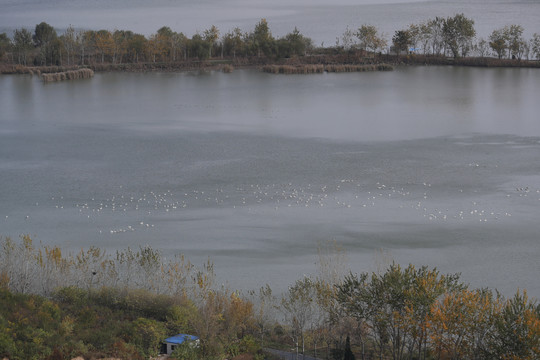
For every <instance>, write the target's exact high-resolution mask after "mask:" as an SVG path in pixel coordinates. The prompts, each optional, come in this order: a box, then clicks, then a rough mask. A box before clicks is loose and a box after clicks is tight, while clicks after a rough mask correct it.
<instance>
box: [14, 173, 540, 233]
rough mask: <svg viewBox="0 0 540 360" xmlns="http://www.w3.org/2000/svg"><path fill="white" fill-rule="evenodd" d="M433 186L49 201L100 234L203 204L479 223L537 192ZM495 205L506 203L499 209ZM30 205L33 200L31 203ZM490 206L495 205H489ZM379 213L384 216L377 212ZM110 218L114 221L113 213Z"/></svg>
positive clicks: (250, 189)
mask: <svg viewBox="0 0 540 360" xmlns="http://www.w3.org/2000/svg"><path fill="white" fill-rule="evenodd" d="M436 188H437V187H436V186H435V185H433V186H432V184H430V183H422V184H407V185H406V187H394V186H390V185H385V184H383V183H381V182H378V183H375V184H372V185H366V184H362V183H360V182H358V181H355V180H350V179H343V180H340V181H337V182H336V183H334V184H331V185H311V184H308V185H305V186H302V185H294V184H293V183H286V184H269V185H264V184H249V185H241V186H236V187H234V188H216V189H213V190H210V191H208V190H189V191H182V192H180V191H178V192H176V191H174V192H173V191H172V190H167V191H162V192H154V191H150V192H148V193H144V194H142V195H138V196H135V195H133V194H128V193H126V192H125V190H124V189H123V188H122V187H120V189H119V190H120V191H119V192H118V193H117V194H116V195H114V196H110V197H108V198H104V199H99V198H96V197H93V198H91V199H89V200H88V201H86V202H81V203H77V204H69V203H68V201H66V200H65V199H64V197H63V196H58V197H52V198H51V200H52V202H53V203H56V204H55V205H54V208H55V209H59V210H60V209H68V210H69V209H70V208H73V207H75V209H76V210H77V212H78V214H79V215H80V216H83V217H86V218H88V219H91V220H92V221H94V222H95V224H96V230H97V231H99V233H101V234H120V233H126V232H133V231H140V230H152V229H155V228H156V227H157V225H156V224H158V223H159V222H156V219H158V218H159V217H160V216H161V215H163V214H167V213H174V212H182V211H183V212H186V211H190V210H191V209H203V208H208V207H212V208H220V209H230V210H234V209H245V208H247V209H253V208H257V207H258V206H266V207H268V206H270V207H271V208H272V209H273V210H275V212H276V214H280V211H281V212H283V215H284V216H289V214H288V213H287V212H286V210H285V209H287V208H311V209H313V208H320V209H321V210H320V211H336V210H339V211H343V210H341V209H344V210H348V211H356V212H357V215H356V214H354V213H353V214H352V216H357V217H358V220H359V221H362V219H364V218H369V219H372V220H373V219H374V218H377V220H375V221H377V222H380V223H385V222H392V221H394V220H399V217H400V216H399V214H400V212H401V211H407V212H408V213H407V214H408V215H407V217H406V218H407V219H411V217H410V216H411V212H410V210H414V213H413V215H412V216H413V218H415V219H416V220H415V221H416V222H418V221H420V222H421V221H428V222H430V221H443V222H446V221H474V222H483V223H485V222H491V221H497V220H500V219H502V218H504V217H511V216H512V210H513V209H515V208H516V206H517V205H516V203H515V202H512V201H510V200H509V199H516V198H517V199H521V201H525V200H526V199H527V200H529V199H533V200H535V201H540V190H533V189H532V188H530V187H528V186H516V187H515V188H513V189H510V188H509V189H504V190H501V194H500V198H501V199H505V200H504V201H503V202H501V201H498V202H496V204H495V205H489V203H488V202H484V201H483V200H482V197H481V196H480V195H478V196H476V195H475V193H476V191H472V192H471V191H470V190H469V191H468V193H467V191H465V192H464V190H457V191H456V194H454V196H453V198H452V199H451V200H448V197H446V195H447V194H448V192H445V194H446V195H445V197H438V196H437V190H435V189H436ZM533 195H536V196H533ZM501 204H506V205H508V206H507V207H506V208H501ZM518 205H519V204H518ZM36 206H39V204H38V203H36ZM490 206H491V207H490ZM494 206H495V207H497V208H493V207H494ZM371 208H378V210H377V211H376V212H374V213H372V214H370V213H369V211H370V209H371ZM385 212H386V213H387V214H388V215H387V216H386V215H381V214H385ZM112 213H116V214H118V213H120V214H122V213H124V214H125V221H124V220H122V221H124V225H121V226H117V227H115V228H106V226H107V225H105V224H106V222H103V223H100V221H99V219H100V217H105V218H106V217H107V216H108V215H111V214H112ZM184 214H185V213H184ZM403 214H405V213H403ZM414 214H416V215H414ZM179 216H181V215H179ZM293 216H294V215H293ZM393 217H395V218H393ZM7 218H8V216H6V219H7ZM26 219H27V220H29V219H30V215H27V216H26ZM115 219H116V220H118V217H116V218H115ZM421 219H424V220H421ZM100 224H101V225H100Z"/></svg>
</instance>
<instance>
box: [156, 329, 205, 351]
mask: <svg viewBox="0 0 540 360" xmlns="http://www.w3.org/2000/svg"><path fill="white" fill-rule="evenodd" d="M186 341H188V342H193V344H195V346H198V345H199V338H198V337H197V336H195V335H188V334H178V335H174V336H171V337H169V338H166V339H165V340H163V344H162V346H161V353H162V354H167V355H171V354H172V352H173V351H174V349H176V347H177V346H178V345H181V344H183V343H184V342H186Z"/></svg>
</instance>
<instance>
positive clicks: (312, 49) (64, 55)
mask: <svg viewBox="0 0 540 360" xmlns="http://www.w3.org/2000/svg"><path fill="white" fill-rule="evenodd" d="M523 34H524V29H523V27H522V26H520V25H515V24H514V25H509V26H505V27H503V28H500V29H495V30H494V31H493V32H492V33H491V34H490V36H489V38H487V39H484V38H477V37H476V30H475V28H474V20H472V19H469V18H467V17H466V16H465V15H463V14H456V15H455V16H452V17H448V18H441V17H436V18H434V19H429V20H426V21H424V22H421V23H418V24H411V25H410V26H409V27H407V28H405V29H400V30H396V31H395V33H394V34H393V36H391V38H389V36H388V35H387V34H384V33H380V32H379V31H378V29H377V28H376V26H374V25H368V24H364V25H362V26H360V27H359V28H358V29H356V30H353V29H349V28H347V29H346V30H345V31H344V33H343V34H342V35H341V36H340V37H338V38H337V41H336V44H335V45H334V46H331V47H327V48H324V47H322V46H321V47H316V46H314V44H313V41H312V40H311V39H310V38H309V37H307V36H305V35H303V34H301V33H300V31H299V30H298V29H296V28H295V29H294V30H293V31H291V32H290V33H288V34H287V35H285V36H283V37H280V38H275V37H274V36H273V35H272V32H271V31H270V27H269V25H268V23H267V22H266V20H265V19H262V20H261V21H260V22H259V23H257V24H256V25H255V28H254V29H253V30H252V31H250V32H243V31H242V30H241V29H239V28H235V29H233V30H230V31H228V32H227V33H225V34H223V35H222V34H221V33H220V30H219V29H218V28H217V27H215V26H211V27H210V28H209V29H207V30H205V31H203V32H202V33H196V34H194V35H193V36H192V37H191V38H189V37H187V36H186V35H184V34H183V33H182V32H180V33H179V32H175V31H173V30H172V29H171V28H169V27H167V26H164V27H162V28H160V29H159V30H158V31H157V32H156V33H155V34H152V35H150V36H149V37H145V36H144V35H141V34H136V33H134V32H132V31H130V30H114V31H109V30H105V29H102V30H98V31H94V30H75V28H74V27H72V26H70V27H69V28H68V29H67V30H66V31H65V32H64V33H63V34H61V35H59V34H58V33H57V32H56V30H55V29H54V28H53V27H52V26H51V25H49V24H47V23H45V22H42V23H40V24H37V25H36V26H35V29H34V30H33V32H32V31H30V30H28V29H26V28H20V29H16V30H15V31H14V33H13V35H12V36H11V37H9V36H8V35H7V34H6V33H2V34H0V72H1V73H22V72H29V71H35V70H36V69H28V67H41V68H40V69H39V70H40V71H41V72H52V71H50V70H48V69H47V68H44V67H50V66H60V67H62V69H61V70H59V71H66V70H74V69H76V68H78V67H90V68H91V69H93V70H95V71H102V70H131V71H148V70H185V69H193V68H199V67H208V66H212V67H215V68H220V69H223V70H224V71H226V72H230V71H232V68H233V66H240V67H242V66H263V65H279V66H282V67H283V66H285V67H284V68H283V69H289V70H290V68H287V67H291V66H292V67H296V68H297V69H298V68H300V67H302V68H303V69H302V70H299V71H298V73H314V72H315V73H316V72H318V71H313V70H314V69H318V68H317V67H313V66H314V65H317V66H320V65H323V66H327V65H336V66H341V65H355V66H356V65H363V64H379V63H382V62H386V63H390V64H394V63H401V62H402V61H406V62H407V63H416V64H431V63H435V64H459V65H476V66H535V67H538V66H540V35H539V34H538V33H535V34H534V35H533V36H532V38H531V39H526V38H525V37H524V36H523ZM383 55H385V56H383ZM403 55H406V57H405V59H404V58H403ZM492 57H495V58H492ZM447 58H453V59H456V60H457V59H468V60H467V61H454V62H448V61H446V59H447ZM487 58H490V60H489V61H487V60H486V59H487ZM534 60H538V61H534ZM278 72H279V71H278ZM283 72H284V73H287V72H288V71H286V70H284V71H283Z"/></svg>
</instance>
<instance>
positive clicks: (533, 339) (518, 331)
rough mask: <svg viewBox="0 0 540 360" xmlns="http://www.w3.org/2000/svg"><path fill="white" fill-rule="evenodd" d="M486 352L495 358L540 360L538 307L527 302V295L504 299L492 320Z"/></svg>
mask: <svg viewBox="0 0 540 360" xmlns="http://www.w3.org/2000/svg"><path fill="white" fill-rule="evenodd" d="M490 340H491V341H490V344H489V349H491V350H492V356H493V357H494V358H498V359H522V360H533V359H538V358H540V305H537V304H536V303H535V302H533V301H529V298H528V296H527V292H525V291H524V292H522V293H521V292H519V291H518V292H517V293H516V295H515V296H514V297H513V298H512V299H510V300H507V301H506V302H505V304H504V306H503V308H502V310H501V311H500V314H499V316H497V318H496V319H495V329H494V333H493V334H492V337H491V339H490Z"/></svg>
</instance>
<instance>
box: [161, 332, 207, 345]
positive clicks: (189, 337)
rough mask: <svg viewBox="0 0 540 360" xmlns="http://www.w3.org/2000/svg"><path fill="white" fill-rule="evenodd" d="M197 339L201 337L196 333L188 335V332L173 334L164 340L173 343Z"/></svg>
mask: <svg viewBox="0 0 540 360" xmlns="http://www.w3.org/2000/svg"><path fill="white" fill-rule="evenodd" d="M186 340H188V341H195V340H199V338H198V337H197V336H195V335H188V334H178V335H174V336H171V337H170V338H167V339H165V341H164V342H166V343H171V344H182V343H183V342H184V341H186Z"/></svg>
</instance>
